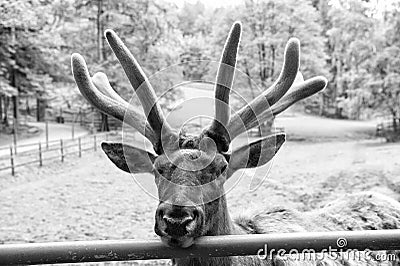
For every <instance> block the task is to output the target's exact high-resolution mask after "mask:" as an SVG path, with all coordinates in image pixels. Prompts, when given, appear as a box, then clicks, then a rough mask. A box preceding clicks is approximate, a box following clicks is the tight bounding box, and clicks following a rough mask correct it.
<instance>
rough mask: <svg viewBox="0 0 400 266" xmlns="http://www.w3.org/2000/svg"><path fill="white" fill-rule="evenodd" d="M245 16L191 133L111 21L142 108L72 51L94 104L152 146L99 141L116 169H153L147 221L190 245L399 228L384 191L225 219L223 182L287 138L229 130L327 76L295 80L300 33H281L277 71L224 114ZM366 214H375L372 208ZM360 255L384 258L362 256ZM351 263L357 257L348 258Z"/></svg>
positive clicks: (309, 90)
mask: <svg viewBox="0 0 400 266" xmlns="http://www.w3.org/2000/svg"><path fill="white" fill-rule="evenodd" d="M241 32H242V24H241V23H240V22H235V23H234V24H233V26H232V27H231V30H230V32H229V34H228V37H227V40H226V42H225V46H224V48H223V52H222V56H221V59H220V64H219V69H218V71H217V77H216V82H215V110H214V113H215V115H214V118H213V120H212V122H211V123H210V125H209V126H207V127H206V128H205V129H203V130H202V132H201V133H200V134H198V135H188V134H185V133H182V132H179V131H178V130H176V129H174V128H172V127H171V126H170V125H169V124H168V123H167V121H166V117H165V115H164V114H163V111H162V109H161V107H160V105H159V103H158V102H157V96H156V94H155V90H154V89H153V87H152V86H151V84H150V82H149V80H148V78H147V76H146V75H145V73H144V71H143V70H142V68H141V67H140V66H139V64H138V62H137V61H136V59H135V58H134V56H133V55H132V54H131V53H130V51H129V50H128V48H127V47H126V46H125V44H124V43H123V42H122V40H121V39H120V38H119V37H118V35H117V34H116V33H115V32H114V31H112V30H106V31H105V38H106V40H107V42H108V44H109V46H110V47H111V49H112V51H113V52H114V54H115V55H116V57H117V59H118V60H119V62H120V63H121V65H122V67H123V70H124V72H125V74H126V76H127V77H128V79H129V81H130V83H131V85H132V87H133V88H134V90H135V92H136V94H137V96H138V98H139V100H140V103H141V105H142V108H143V112H140V111H139V110H137V109H136V108H135V107H133V106H132V105H130V104H129V103H128V102H127V101H125V100H124V99H123V98H122V97H120V96H119V95H118V94H117V93H116V92H115V90H114V89H113V88H112V87H111V85H110V82H109V80H108V78H107V76H106V74H104V73H102V72H98V73H95V74H94V75H93V76H90V74H89V70H88V68H87V65H86V62H85V60H84V58H83V57H82V56H81V55H79V54H77V53H74V54H72V58H71V64H72V72H73V76H74V79H75V81H76V84H77V86H78V88H79V90H80V92H81V94H82V95H83V96H84V98H86V100H87V101H89V103H91V104H92V105H93V106H94V107H96V108H97V109H98V110H100V111H101V112H103V113H105V114H107V115H110V116H113V117H115V118H117V119H119V120H121V121H123V122H124V123H127V124H128V125H129V126H131V127H133V128H134V129H136V130H137V131H138V132H139V133H140V134H141V135H143V136H144V137H145V138H146V139H148V140H149V141H150V142H151V144H152V150H148V149H142V148H138V147H134V146H131V145H129V144H125V143H116V142H103V143H102V145H101V147H102V149H103V151H104V152H105V154H106V155H107V157H108V158H109V159H110V160H111V161H112V163H114V164H115V165H116V166H117V167H118V168H119V169H121V170H122V171H125V172H128V173H131V174H138V173H150V174H152V175H153V176H154V180H155V183H156V186H157V192H158V197H159V203H158V207H157V209H156V212H155V225H154V231H155V233H156V234H157V235H158V236H159V237H160V239H161V241H162V242H163V243H164V244H165V245H167V246H170V247H176V248H188V247H190V246H192V245H193V244H194V243H195V242H196V239H198V238H199V237H202V236H217V235H232V234H261V233H272V232H279V233H281V232H299V231H308V230H310V228H311V229H312V230H314V231H329V230H368V229H369V230H373V229H395V228H400V203H398V202H397V201H395V200H394V199H391V198H389V197H386V196H383V195H380V194H377V193H372V192H371V193H369V192H359V193H355V194H352V195H349V196H346V197H344V198H341V199H338V200H336V201H335V202H332V203H330V204H328V205H327V206H325V207H322V208H321V209H317V210H312V211H309V212H303V213H300V212H298V211H295V210H290V209H287V208H285V207H276V208H273V209H268V210H265V211H262V212H261V213H257V214H252V215H250V216H241V217H238V218H236V219H232V218H231V216H230V214H229V212H228V205H227V201H226V197H225V191H224V184H225V182H226V181H227V180H228V179H229V178H230V177H232V176H233V174H234V173H235V172H237V171H238V170H239V169H249V168H256V167H260V166H263V165H265V164H266V163H268V162H269V161H270V160H271V159H272V158H273V157H274V156H275V154H276V153H277V152H278V151H279V149H280V148H281V147H282V145H283V143H284V142H285V139H286V137H285V134H284V133H274V134H270V135H267V136H263V137H261V138H259V139H257V140H255V141H253V142H251V143H249V144H245V145H243V146H241V147H238V148H235V149H233V148H232V149H230V146H231V142H232V140H233V139H235V138H236V137H238V136H239V135H240V134H244V133H246V132H248V130H250V129H251V128H253V127H255V126H257V125H259V124H260V123H262V122H264V121H266V120H267V119H269V118H271V114H272V115H273V116H274V117H275V116H277V115H278V114H280V113H282V112H283V111H285V110H286V109H287V108H289V107H290V106H292V105H293V104H294V103H296V102H298V101H300V100H302V99H304V98H307V97H309V96H311V95H314V94H315V93H317V92H319V91H321V90H323V89H324V88H325V87H326V85H327V79H326V78H325V77H322V76H316V77H313V78H309V79H307V80H300V82H298V83H296V84H293V83H294V81H295V79H296V76H297V75H298V72H299V64H300V63H299V62H300V61H299V58H300V42H299V40H298V39H296V38H291V39H289V40H288V42H287V44H286V47H285V52H284V62H283V66H282V69H281V72H280V75H279V77H278V78H277V80H276V81H275V82H274V83H273V84H272V85H271V86H270V87H269V88H268V89H266V90H265V91H263V92H262V93H261V94H260V95H259V96H257V97H256V98H255V99H253V100H252V101H251V102H250V103H248V104H247V105H245V106H244V107H242V108H241V109H239V110H238V111H237V112H235V113H234V114H232V115H231V111H230V109H229V97H230V90H231V87H232V84H233V80H234V73H235V68H236V61H237V53H238V49H239V43H240V39H241ZM371 217H372V218H371ZM172 262H173V264H174V265H285V264H286V265H323V264H324V263H325V264H326V265H352V264H351V263H350V262H348V261H346V262H344V261H343V260H339V261H338V260H329V259H324V260H314V261H309V262H304V261H301V262H299V261H294V260H291V259H290V258H282V257H280V256H274V257H273V258H269V259H265V260H262V259H260V258H258V257H257V256H237V257H217V258H213V257H208V256H207V257H202V258H173V259H172ZM364 263H365V264H362V265H385V264H380V263H382V262H379V261H374V260H365V261H364ZM354 265H357V264H354Z"/></svg>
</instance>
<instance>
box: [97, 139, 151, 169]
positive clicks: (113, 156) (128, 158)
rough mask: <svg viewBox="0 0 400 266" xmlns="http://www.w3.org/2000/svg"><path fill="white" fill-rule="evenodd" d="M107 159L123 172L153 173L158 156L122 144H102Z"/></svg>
mask: <svg viewBox="0 0 400 266" xmlns="http://www.w3.org/2000/svg"><path fill="white" fill-rule="evenodd" d="M101 148H102V149H103V151H104V152H105V153H106V155H107V157H108V158H109V159H110V160H111V161H112V162H113V163H114V164H115V165H116V166H117V167H118V168H119V169H121V170H123V171H125V172H128V173H134V174H137V173H151V172H152V171H153V162H154V160H155V159H156V158H157V155H154V154H153V153H150V152H147V151H145V150H142V149H139V148H136V147H132V146H129V145H126V144H122V143H110V142H103V143H101Z"/></svg>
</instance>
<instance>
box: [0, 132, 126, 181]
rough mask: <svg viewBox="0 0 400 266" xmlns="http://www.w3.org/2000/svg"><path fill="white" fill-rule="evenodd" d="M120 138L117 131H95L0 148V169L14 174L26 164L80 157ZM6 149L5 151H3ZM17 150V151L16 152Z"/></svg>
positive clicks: (39, 163)
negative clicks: (85, 134) (103, 143)
mask: <svg viewBox="0 0 400 266" xmlns="http://www.w3.org/2000/svg"><path fill="white" fill-rule="evenodd" d="M116 139H118V140H120V139H121V134H120V133H119V132H117V131H110V132H103V133H96V134H92V135H87V136H83V137H79V138H70V139H60V140H53V141H48V142H38V143H35V144H25V145H18V146H14V145H11V146H10V147H7V148H2V149H0V152H1V153H0V171H10V172H11V174H12V175H15V171H16V169H17V168H20V167H24V166H27V165H37V166H43V165H45V164H46V163H48V162H50V161H55V160H59V161H61V162H64V160H65V158H66V157H68V156H78V157H81V156H82V153H83V152H86V151H90V150H92V151H96V150H97V148H98V145H99V143H100V142H102V141H104V140H105V141H107V140H116ZM6 150H8V152H7V153H6V152H5V151H6ZM17 151H18V153H17Z"/></svg>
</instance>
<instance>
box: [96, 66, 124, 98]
mask: <svg viewBox="0 0 400 266" xmlns="http://www.w3.org/2000/svg"><path fill="white" fill-rule="evenodd" d="M92 81H93V84H94V85H95V86H96V87H97V88H98V89H99V90H100V91H101V92H102V93H103V94H105V95H106V96H108V97H110V98H112V99H114V100H116V101H117V102H120V103H121V104H123V105H127V104H129V103H128V102H126V101H125V100H124V99H123V98H122V97H121V96H119V94H118V93H117V92H116V91H115V90H114V89H113V88H112V87H111V84H110V81H109V80H108V78H107V75H106V74H105V73H103V72H97V73H95V74H94V75H93V77H92Z"/></svg>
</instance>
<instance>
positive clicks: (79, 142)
mask: <svg viewBox="0 0 400 266" xmlns="http://www.w3.org/2000/svg"><path fill="white" fill-rule="evenodd" d="M81 141H82V140H81V138H79V139H78V148H79V157H82V143H81Z"/></svg>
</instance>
